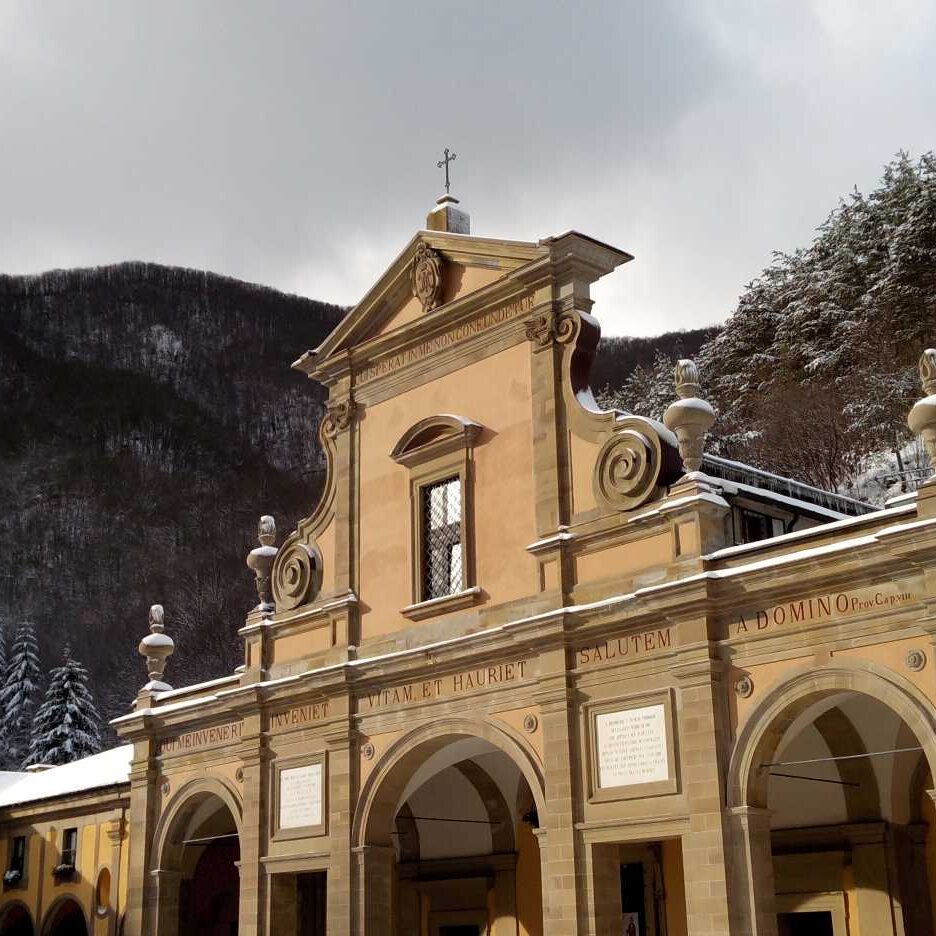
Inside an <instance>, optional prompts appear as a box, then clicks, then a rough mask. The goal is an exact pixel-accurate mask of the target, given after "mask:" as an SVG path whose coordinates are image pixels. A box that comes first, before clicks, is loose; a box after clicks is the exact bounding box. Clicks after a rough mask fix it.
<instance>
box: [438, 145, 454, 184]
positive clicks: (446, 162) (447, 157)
mask: <svg viewBox="0 0 936 936" xmlns="http://www.w3.org/2000/svg"><path fill="white" fill-rule="evenodd" d="M455 155H456V154H455V153H452V154H451V155H449V148H448V147H447V146H446V147H445V159H440V160H439V161H438V163H436V165H437V166H438V167H439V168H440V169H441V168H442V167H443V166H444V167H445V194H446V195H448V193H449V185H450V183H449V163H450V162H454V161H455Z"/></svg>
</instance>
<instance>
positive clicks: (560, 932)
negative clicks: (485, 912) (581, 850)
mask: <svg viewBox="0 0 936 936" xmlns="http://www.w3.org/2000/svg"><path fill="white" fill-rule="evenodd" d="M540 666H541V673H542V675H541V677H540V690H539V692H538V693H537V702H538V703H539V706H540V719H541V723H542V730H543V745H544V751H543V755H544V758H543V759H544V763H545V774H546V791H545V796H546V815H545V816H540V817H539V819H540V825H541V826H542V827H544V828H545V830H546V835H545V836H544V837H541V838H540V849H541V852H540V855H541V861H542V868H543V875H542V880H543V936H576V934H577V933H578V932H579V928H578V906H579V896H578V893H579V890H580V888H582V889H583V888H584V867H583V866H582V865H581V861H580V858H579V856H577V854H576V839H575V829H574V826H575V819H576V815H575V813H576V810H575V776H574V770H573V763H574V757H573V753H574V752H573V745H574V744H575V740H574V733H573V726H572V716H573V711H572V710H573V701H572V700H573V695H572V689H571V687H570V686H569V683H568V675H567V673H566V659H565V651H564V650H563V649H557V650H551V651H548V652H546V653H544V654H543V655H542V656H541V657H540ZM580 877H581V878H582V880H580Z"/></svg>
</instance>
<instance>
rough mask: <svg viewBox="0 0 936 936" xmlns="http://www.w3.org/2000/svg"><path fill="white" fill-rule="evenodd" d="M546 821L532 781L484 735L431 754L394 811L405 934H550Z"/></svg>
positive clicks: (399, 910)
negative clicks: (543, 858) (545, 906)
mask: <svg viewBox="0 0 936 936" xmlns="http://www.w3.org/2000/svg"><path fill="white" fill-rule="evenodd" d="M537 824H538V820H537V815H536V809H535V806H534V802H533V796H532V794H531V792H530V788H529V786H528V785H527V782H526V780H525V779H524V778H523V776H522V774H521V772H520V770H519V769H518V768H517V766H516V765H515V764H514V763H513V761H511V759H510V758H509V757H508V756H507V755H506V754H504V753H503V752H502V751H500V750H498V749H497V748H495V747H494V746H493V745H491V744H489V743H488V742H486V741H484V740H482V739H480V738H462V739H459V740H456V741H453V742H452V743H451V744H449V745H447V746H446V747H444V748H442V749H441V750H438V751H436V752H434V753H433V754H430V755H429V757H427V758H426V760H425V761H424V762H423V764H422V765H421V766H420V767H419V768H418V769H416V770H415V771H414V772H413V774H412V776H411V777H410V779H409V781H408V783H407V784H406V787H405V788H404V791H403V794H402V796H401V798H400V805H399V808H398V810H397V812H396V814H395V817H394V829H393V848H394V857H395V866H396V867H395V871H396V878H397V894H398V898H397V920H398V932H400V933H413V934H420V936H476V934H477V936H481V934H498V933H500V932H504V933H507V932H511V933H514V932H519V933H521V934H525V936H526V934H529V936H533V934H538V933H540V932H541V931H542V909H541V904H542V896H541V886H540V859H539V848H538V846H537V843H536V837H535V835H534V831H533V830H534V828H535V827H536V826H537Z"/></svg>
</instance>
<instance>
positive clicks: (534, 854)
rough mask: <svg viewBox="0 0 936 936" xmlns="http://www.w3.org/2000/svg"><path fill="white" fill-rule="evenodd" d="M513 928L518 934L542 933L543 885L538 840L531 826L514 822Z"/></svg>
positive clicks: (537, 934) (538, 934)
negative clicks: (515, 839)
mask: <svg viewBox="0 0 936 936" xmlns="http://www.w3.org/2000/svg"><path fill="white" fill-rule="evenodd" d="M516 873H517V878H516V879H517V931H518V933H519V936H542V934H543V884H542V866H541V864H540V854H539V843H538V842H537V841H536V836H535V835H534V834H533V829H532V827H531V826H529V825H528V824H527V823H525V822H518V823H517V872H516Z"/></svg>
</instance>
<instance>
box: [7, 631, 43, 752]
mask: <svg viewBox="0 0 936 936" xmlns="http://www.w3.org/2000/svg"><path fill="white" fill-rule="evenodd" d="M38 686H39V645H38V643H37V642H36V631H35V629H34V628H33V626H32V624H31V623H30V622H29V621H22V622H21V623H20V625H19V627H18V628H17V629H16V634H15V635H14V637H13V644H12V646H11V647H10V652H9V659H8V661H7V665H6V667H5V669H4V671H3V685H2V686H0V712H2V713H3V725H4V728H3V744H2V748H0V761H2V764H3V766H4V767H6V768H8V769H9V768H13V769H16V768H18V767H19V765H20V762H21V761H22V759H23V757H24V756H25V755H26V751H27V749H28V746H29V733H30V725H31V723H32V714H33V708H34V703H35V695H36V690H37V688H38Z"/></svg>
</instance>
